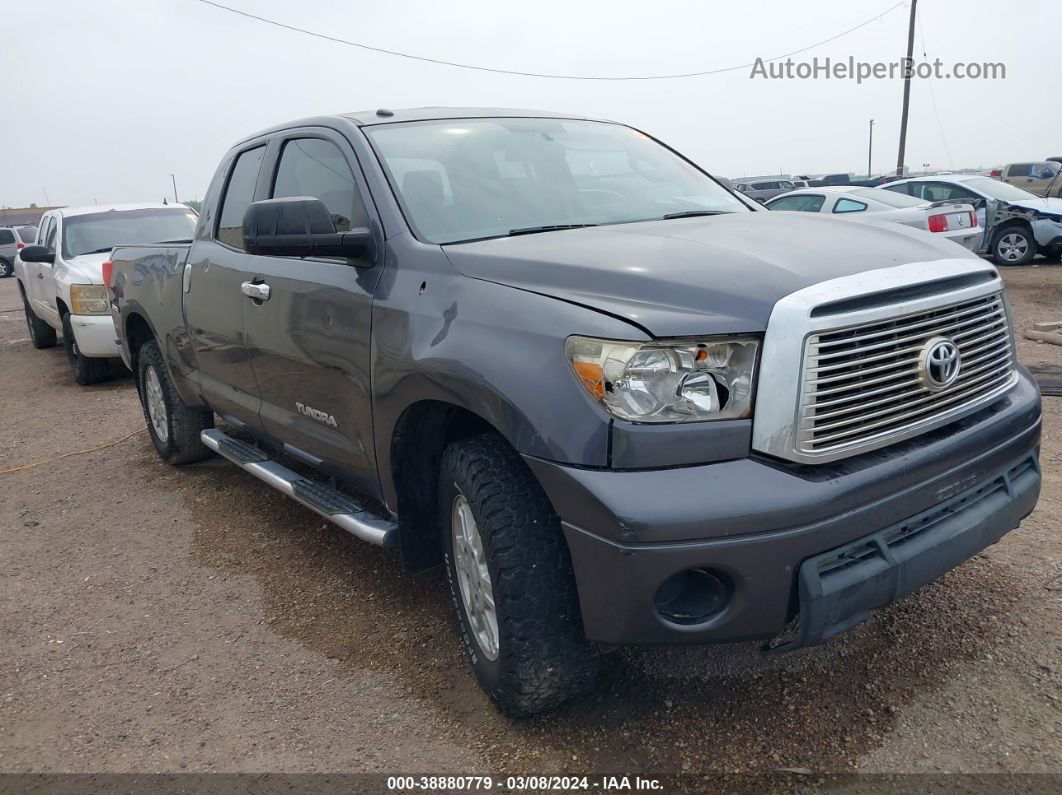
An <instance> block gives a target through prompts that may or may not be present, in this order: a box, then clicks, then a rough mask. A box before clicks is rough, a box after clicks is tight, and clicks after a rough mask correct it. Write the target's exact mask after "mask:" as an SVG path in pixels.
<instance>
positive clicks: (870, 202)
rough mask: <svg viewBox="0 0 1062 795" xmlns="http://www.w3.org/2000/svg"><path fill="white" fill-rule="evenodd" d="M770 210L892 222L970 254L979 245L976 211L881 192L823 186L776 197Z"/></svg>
mask: <svg viewBox="0 0 1062 795" xmlns="http://www.w3.org/2000/svg"><path fill="white" fill-rule="evenodd" d="M767 209H769V210H794V211H798V212H806V213H807V212H810V213H829V214H831V215H839V216H841V217H843V218H849V219H852V220H862V221H875V222H881V221H893V222H895V223H898V224H903V225H904V226H911V227H914V228H915V229H921V230H923V231H926V232H933V233H935V234H939V235H940V236H941V237H942V238H944V239H946V240H950V241H951V242H953V243H958V244H959V245H960V246H962V247H963V248H966V249H970V250H971V251H976V250H978V249H979V248H980V245H981V229H980V228H979V227H978V225H977V211H976V210H975V209H974V207H973V205H971V204H963V203H961V202H928V201H926V200H924V199H916V198H915V197H913V196H905V195H903V194H899V193H893V192H890V191H884V190H881V189H880V188H853V187H848V186H843V185H824V186H822V187H821V188H805V189H804V190H796V191H792V192H791V193H787V194H785V195H784V196H778V197H776V198H774V199H771V200H770V201H769V202H767Z"/></svg>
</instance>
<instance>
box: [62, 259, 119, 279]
mask: <svg viewBox="0 0 1062 795" xmlns="http://www.w3.org/2000/svg"><path fill="white" fill-rule="evenodd" d="M110 258H111V255H110V252H106V253H103V254H82V255H81V256H80V257H71V258H70V259H68V260H66V267H67V268H68V269H69V271H70V281H71V283H72V284H103V267H102V266H103V263H104V262H106V261H107V260H109V259H110Z"/></svg>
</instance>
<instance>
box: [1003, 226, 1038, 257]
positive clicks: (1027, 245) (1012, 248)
mask: <svg viewBox="0 0 1062 795" xmlns="http://www.w3.org/2000/svg"><path fill="white" fill-rule="evenodd" d="M1036 248H1037V246H1036V239H1035V238H1034V237H1033V236H1032V233H1031V232H1029V231H1028V230H1026V229H1023V228H1021V227H1019V226H1010V227H1007V228H1006V229H1003V230H1001V231H1000V233H999V234H998V235H996V239H995V242H994V243H993V244H992V259H993V261H994V262H995V263H996V264H997V265H1028V264H1029V263H1030V262H1032V258H1033V257H1035V256H1036Z"/></svg>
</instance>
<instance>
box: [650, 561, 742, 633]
mask: <svg viewBox="0 0 1062 795" xmlns="http://www.w3.org/2000/svg"><path fill="white" fill-rule="evenodd" d="M730 596H731V587H730V581H729V579H728V578H727V577H726V575H725V574H723V573H722V572H720V571H715V570H712V569H686V570H685V571H680V572H678V573H677V574H672V575H671V576H670V577H668V578H667V579H666V580H664V581H663V582H662V583H661V584H660V587H659V588H658V589H657V591H656V599H655V602H656V611H657V613H659V614H660V616H661V617H662V618H663V619H664V620H665V621H670V622H671V623H672V624H680V625H682V626H692V625H694V624H703V623H704V622H705V621H708V620H709V619H711V618H712V617H713V616H716V615H718V614H719V613H720V612H721V611H722V610H723V608H724V607H726V605H727V603H728V602H729V601H730Z"/></svg>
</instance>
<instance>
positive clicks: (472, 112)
mask: <svg viewBox="0 0 1062 795" xmlns="http://www.w3.org/2000/svg"><path fill="white" fill-rule="evenodd" d="M381 113H382V114H384V115H381ZM387 114H390V115H387ZM498 117H503V118H504V117H509V118H543V119H580V120H588V121H609V120H607V119H590V117H588V116H580V115H578V114H575V113H552V112H550V111H542V110H518V109H515V108H446V107H433V108H400V109H398V110H391V109H389V108H380V109H379V110H356V111H353V112H351V113H335V114H330V115H324V116H311V117H308V118H305V119H296V120H294V121H288V122H284V123H283V124H275V125H273V126H272V127H267V128H266V129H264V130H259V131H258V132H256V133H254V134H253V135H247V136H244V137H243V138H241V139H240V143H242V142H243V141H249V140H252V139H254V138H258V137H259V136H262V135H268V134H270V133H274V132H279V131H281V130H287V129H291V128H292V127H313V126H315V125H321V124H326V123H332V124H334V123H335V121H336V119H344V120H345V121H348V122H351V123H353V124H354V125H356V126H358V127H369V126H374V125H377V124H398V123H401V122H409V121H432V120H435V119H484V118H498ZM610 123H612V122H610Z"/></svg>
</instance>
